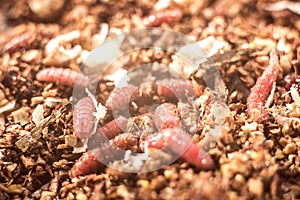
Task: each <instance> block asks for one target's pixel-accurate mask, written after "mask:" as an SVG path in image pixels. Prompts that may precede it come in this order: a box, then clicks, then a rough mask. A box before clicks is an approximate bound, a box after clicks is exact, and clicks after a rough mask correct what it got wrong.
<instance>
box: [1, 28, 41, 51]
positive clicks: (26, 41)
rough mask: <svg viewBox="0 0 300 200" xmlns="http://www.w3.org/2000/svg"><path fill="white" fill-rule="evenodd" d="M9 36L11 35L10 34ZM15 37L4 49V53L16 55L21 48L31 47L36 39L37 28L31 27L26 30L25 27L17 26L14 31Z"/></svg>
mask: <svg viewBox="0 0 300 200" xmlns="http://www.w3.org/2000/svg"><path fill="white" fill-rule="evenodd" d="M8 34H9V33H8ZM12 34H13V36H12V37H11V38H10V39H9V41H8V42H6V43H5V44H4V45H3V47H2V53H5V52H8V53H14V52H16V51H17V50H19V49H21V48H26V47H28V46H30V45H31V44H32V43H33V42H34V40H35V38H36V29H35V26H29V29H28V28H27V29H25V27H24V26H17V27H16V28H14V29H13V31H12Z"/></svg>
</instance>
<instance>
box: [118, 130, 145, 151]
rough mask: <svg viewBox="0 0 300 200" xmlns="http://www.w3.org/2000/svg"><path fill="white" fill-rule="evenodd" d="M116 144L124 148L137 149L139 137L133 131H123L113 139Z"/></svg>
mask: <svg viewBox="0 0 300 200" xmlns="http://www.w3.org/2000/svg"><path fill="white" fill-rule="evenodd" d="M113 142H114V144H115V145H116V146H117V147H119V148H121V149H124V150H131V151H133V152H136V151H137V148H138V142H139V140H138V137H137V136H136V135H133V134H131V133H122V134H120V135H117V136H116V137H115V138H114V139H113Z"/></svg>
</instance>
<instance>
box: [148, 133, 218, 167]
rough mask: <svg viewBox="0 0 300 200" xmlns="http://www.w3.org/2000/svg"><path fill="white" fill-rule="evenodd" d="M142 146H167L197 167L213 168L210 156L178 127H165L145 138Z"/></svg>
mask: <svg viewBox="0 0 300 200" xmlns="http://www.w3.org/2000/svg"><path fill="white" fill-rule="evenodd" d="M143 144H144V145H146V146H144V148H145V147H146V148H156V149H162V148H169V149H171V150H172V151H174V152H175V153H177V154H179V155H180V154H182V155H181V157H182V158H184V159H185V160H186V161H188V162H189V163H191V164H192V165H194V166H196V167H197V168H199V169H205V170H208V169H213V168H214V163H213V160H212V158H211V157H210V156H209V155H208V154H207V153H206V152H205V151H204V150H203V149H202V148H201V147H199V146H198V145H197V144H196V143H194V142H193V139H192V137H191V136H190V135H188V134H187V133H185V132H184V131H183V130H181V129H180V128H167V129H163V130H162V131H160V132H158V133H156V134H154V135H151V136H149V137H147V138H146V142H144V143H143Z"/></svg>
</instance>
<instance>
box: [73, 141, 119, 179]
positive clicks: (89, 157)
mask: <svg viewBox="0 0 300 200" xmlns="http://www.w3.org/2000/svg"><path fill="white" fill-rule="evenodd" d="M124 153H125V151H124V150H122V149H119V148H118V147H117V146H115V145H114V144H113V142H112V141H108V142H105V143H103V144H102V145H101V146H99V147H98V148H96V149H93V150H90V151H88V152H85V153H84V154H83V155H82V156H81V157H80V158H79V159H78V160H77V161H76V162H75V163H74V165H73V167H72V168H71V170H70V177H71V178H74V177H77V176H82V175H87V174H91V173H93V172H97V171H99V170H101V169H103V168H104V166H105V165H104V164H108V163H109V162H112V161H114V160H118V159H121V158H122V157H123V156H124Z"/></svg>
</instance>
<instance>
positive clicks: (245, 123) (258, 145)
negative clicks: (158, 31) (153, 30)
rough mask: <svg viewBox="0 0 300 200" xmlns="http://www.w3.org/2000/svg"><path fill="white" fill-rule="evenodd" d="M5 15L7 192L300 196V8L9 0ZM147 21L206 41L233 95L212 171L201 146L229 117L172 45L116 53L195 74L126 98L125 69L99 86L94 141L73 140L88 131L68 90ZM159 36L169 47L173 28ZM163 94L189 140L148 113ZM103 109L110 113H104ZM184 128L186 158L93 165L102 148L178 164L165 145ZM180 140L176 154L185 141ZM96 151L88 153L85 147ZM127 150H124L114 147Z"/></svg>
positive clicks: (211, 157) (128, 62) (3, 174)
mask: <svg viewBox="0 0 300 200" xmlns="http://www.w3.org/2000/svg"><path fill="white" fill-rule="evenodd" d="M0 11H1V12H0V31H1V32H0V46H1V47H0V199H287V200H288V199H299V198H300V178H299V177H300V120H299V119H300V106H299V94H300V92H299V88H300V87H299V78H300V75H299V73H300V39H299V38H300V16H299V3H298V2H296V1H272V3H266V2H265V1H260V0H259V1H254V0H246V1H234V0H228V1H223V0H214V1H208V0H204V1H197V0H168V1H161V0H158V1H156V0H151V1H144V0H134V1H125V0H120V1H111V0H101V1H96V0H71V1H68V2H67V1H64V0H51V1H41V0H27V1H17V0H12V1H7V2H2V3H1V5H0ZM147 26H158V27H162V28H166V29H171V30H174V31H178V32H180V33H183V34H185V35H187V36H188V37H190V38H192V39H193V40H195V41H197V42H198V41H200V42H199V44H200V45H204V49H205V50H206V51H207V52H208V55H209V56H211V59H212V61H213V62H214V64H215V65H216V66H217V68H218V70H219V71H220V73H221V76H222V79H223V81H224V83H225V85H226V88H227V89H228V99H227V102H226V104H227V107H228V112H227V114H226V119H225V121H224V122H223V121H221V122H220V123H221V124H223V125H222V128H223V129H222V133H221V135H220V137H218V138H215V139H216V144H215V145H214V146H213V147H212V148H211V151H210V152H209V154H208V155H207V157H205V159H204V161H207V162H206V164H207V165H205V166H204V167H203V163H201V162H197V160H195V159H194V158H195V154H197V155H199V153H201V151H202V148H200V146H201V145H203V143H205V139H206V138H207V135H209V134H210V133H211V131H214V129H219V128H220V127H219V126H220V125H219V124H218V123H219V122H218V123H215V124H213V125H214V126H212V127H211V125H212V123H211V122H212V121H213V120H215V121H216V122H217V121H218V117H219V116H217V115H213V114H212V113H210V109H211V107H214V106H215V108H216V109H219V108H224V109H225V108H226V109H227V107H225V106H224V107H223V104H217V103H216V104H212V103H214V102H211V98H210V93H209V90H207V88H206V86H205V84H204V82H203V80H202V78H203V74H204V72H203V71H202V70H198V71H195V70H194V69H193V68H189V67H187V66H186V63H184V62H183V61H179V60H178V58H177V57H176V56H175V55H174V54H172V53H170V52H168V51H158V50H154V49H142V50H139V51H135V52H132V53H131V54H128V55H126V56H124V59H123V60H117V61H116V66H121V67H122V70H121V71H119V72H118V73H120V74H122V73H124V71H126V70H130V69H132V68H134V66H138V65H141V64H147V63H153V64H151V67H152V68H153V69H155V68H157V66H158V64H161V65H164V66H166V67H165V68H164V69H162V70H161V71H159V70H158V71H157V73H168V72H167V71H168V68H171V69H173V70H174V71H176V72H178V73H180V74H181V75H182V76H183V77H184V78H186V79H187V81H184V82H182V84H181V83H180V81H176V80H172V79H167V80H164V79H161V80H156V82H157V85H145V86H143V87H142V88H136V85H133V87H131V88H130V85H129V87H128V88H127V87H122V88H119V89H120V90H123V91H122V92H116V90H114V86H115V83H117V79H118V76H119V75H118V73H116V74H114V75H111V74H109V73H108V74H109V75H111V76H108V75H107V76H106V77H104V78H103V79H100V80H99V83H98V87H97V94H96V95H95V97H93V98H95V99H96V100H97V101H98V102H99V103H98V102H95V101H94V100H93V99H92V102H90V105H93V106H94V107H93V109H91V110H90V112H95V113H92V115H90V113H88V118H92V117H93V119H94V120H95V121H97V124H98V123H99V124H100V125H101V126H100V127H98V128H97V127H95V126H93V128H94V129H95V128H97V129H95V131H94V132H95V133H94V134H92V135H91V136H89V137H90V139H89V140H88V141H87V143H86V144H82V141H80V140H79V139H78V138H77V137H78V136H76V135H75V134H74V132H76V130H75V129H76V128H78V127H76V126H77V125H75V126H74V125H73V118H74V113H73V111H72V109H71V108H72V103H74V104H76V103H78V99H70V97H72V89H73V88H72V87H73V84H74V81H75V79H76V78H75V77H81V76H82V74H80V73H78V72H79V69H80V66H81V64H82V62H83V61H84V59H85V58H86V57H87V56H88V55H89V53H90V51H91V50H92V49H93V48H95V47H97V46H98V45H100V44H102V43H103V42H104V40H105V39H106V38H107V37H109V36H114V35H116V34H118V33H122V32H126V31H129V30H133V29H136V28H144V27H147ZM140 37H141V38H143V36H140ZM144 41H145V42H147V40H146V39H145V40H144ZM159 42H161V43H162V44H165V45H166V46H168V45H169V44H170V42H169V41H168V36H167V35H166V36H163V37H162V40H161V41H159ZM170 48H171V47H170ZM272 49H275V50H274V51H273V50H272ZM182 51H184V50H182ZM275 51H276V54H277V56H275V53H274V52H275ZM270 52H271V55H270ZM108 53H111V54H112V55H110V56H114V55H117V54H118V53H119V52H108ZM188 53H193V52H192V51H191V52H188ZM269 55H270V57H269ZM276 57H278V62H277V58H276ZM107 59H108V60H109V59H110V58H107ZM205 59H207V58H205ZM274 63H275V64H274ZM275 65H276V67H275ZM268 66H269V67H268ZM202 67H203V69H206V68H205V67H207V68H209V66H207V65H203V66H202ZM153 71H154V72H155V70H153ZM269 72H270V73H269ZM273 72H275V73H273ZM133 74H134V73H133ZM269 75H270V76H269ZM137 77H142V78H145V79H151V80H152V79H153V76H152V74H145V73H144V72H143V71H142V72H141V71H139V70H138V69H137V71H136V74H135V77H133V79H134V78H137ZM76 81H77V79H76ZM87 82H88V80H87V77H85V76H82V81H80V82H78V83H79V85H80V86H82V87H83V88H85V87H87V85H86V83H87ZM176 82H177V83H176ZM273 83H274V84H273ZM159 85H162V86H159ZM165 86H168V87H172V88H174V89H172V90H176V89H177V88H179V89H180V91H184V92H183V93H182V94H181V95H182V99H184V98H185V100H187V101H189V99H190V96H189V94H190V92H191V91H192V93H193V94H192V95H195V96H196V99H195V101H194V102H195V105H194V106H191V105H190V104H188V103H186V104H185V103H184V102H182V101H181V100H179V101H173V98H174V95H173V94H172V92H170V91H169V90H166V88H165ZM181 87H182V88H181ZM220 87H221V85H220ZM184 88H185V89H184ZM262 88H263V89H262ZM182 89H183V90H182ZM260 91H261V92H260ZM84 92H85V91H84ZM119 93H121V96H118V94H119ZM127 96H128V97H127ZM130 96H132V97H130ZM120 97H122V98H123V101H120ZM183 97H184V98H183ZM88 98H91V96H89V97H88ZM114 99H115V100H114ZM247 99H248V100H247ZM252 100H253V101H254V103H253V101H252ZM71 101H73V102H71ZM169 101H170V102H169ZM249 101H250V103H249ZM123 102H129V103H130V106H129V110H130V112H131V113H134V116H131V117H128V116H120V117H119V118H116V119H113V117H112V114H111V110H112V108H114V109H115V108H119V109H122V106H123V105H124V104H123ZM166 102H169V103H171V105H172V106H171V107H175V108H176V109H177V111H178V112H177V111H176V112H174V113H175V114H178V116H180V117H181V118H184V120H183V119H181V123H182V124H183V125H182V126H186V127H188V128H189V129H188V130H189V132H191V133H193V134H188V133H186V132H184V131H182V130H180V129H179V128H178V127H179V126H180V125H178V123H176V120H177V118H178V117H176V115H175V114H174V113H173V112H169V113H168V112H165V113H167V114H168V115H169V116H171V117H170V118H167V119H166V121H164V120H165V119H162V120H158V119H159V118H157V117H156V118H155V115H154V118H152V117H151V116H152V115H151V113H149V110H150V111H151V109H152V111H153V112H155V110H156V109H157V108H156V107H153V108H151V106H152V105H154V104H161V105H164V106H166V105H168V104H164V103H166ZM247 102H248V103H247ZM255 102H256V103H255ZM114 103H115V104H116V105H114ZM257 103H258V104H259V106H258V107H257ZM265 103H266V106H265ZM102 105H106V106H107V107H108V110H107V113H106V110H105V109H104V107H101V106H102ZM169 106H170V105H169ZM253 106H254V109H255V108H258V110H259V113H258V114H259V115H255V116H256V117H254V118H253V117H249V115H248V114H250V115H252V114H251V112H252V111H251V110H252V108H253ZM150 108H151V109H150ZM101 109H102V111H101ZM86 110H87V109H86ZM104 110H105V112H104ZM168 111H172V109H168ZM157 112H158V111H157ZM104 113H105V114H104ZM221 114H223V113H221ZM75 115H76V116H77V114H75ZM104 115H105V116H104ZM158 115H159V114H158ZM195 116H196V117H195ZM259 116H263V117H259ZM264 116H268V117H264ZM199 117H200V119H199V120H197V119H198V118H199ZM75 119H76V117H75ZM94 120H91V122H93V121H94ZM174 120H175V121H174ZM195 120H196V121H197V122H196V123H195V124H196V126H193V124H194V123H193V122H195ZM164 123H167V126H166V127H164V125H165V124H164ZM95 124H96V123H95ZM116 125H119V126H116ZM80 126H81V125H80ZM156 126H158V127H159V128H156ZM79 132H80V130H79ZM121 132H122V134H120V133H121ZM177 132H184V134H177V135H176V134H175V133H177ZM168 135H169V136H170V135H171V136H170V137H168ZM174 135H176V138H175V140H176V141H177V142H178V141H179V140H182V141H185V140H186V141H191V140H193V143H192V146H191V148H190V150H188V151H187V152H186V153H185V154H183V155H182V158H179V159H178V160H176V161H175V162H173V163H172V164H170V165H168V166H165V167H163V168H162V169H160V170H157V171H152V172H148V173H138V174H131V173H125V172H122V171H117V170H114V169H113V168H110V167H106V166H104V165H102V164H101V163H99V162H98V161H97V160H95V156H96V157H97V156H102V158H103V159H110V158H111V157H113V158H115V157H117V159H120V158H125V159H124V161H123V163H121V162H120V161H116V162H115V163H112V166H125V165H124V164H128V163H129V161H130V160H131V159H134V158H135V157H134V155H133V154H132V153H135V152H142V151H144V150H145V148H146V149H147V148H148V150H149V152H150V153H151V152H155V155H157V159H156V160H158V161H159V160H168V159H169V155H168V154H166V153H165V152H164V151H162V150H163V147H166V146H168V142H169V141H170V140H173V139H174ZM103 136H105V137H103ZM87 137H88V136H87ZM141 138H142V139H141ZM157 138H160V139H157ZM152 139H153V140H152ZM147 140H149V141H147ZM158 141H159V142H160V143H159V142H158ZM147 142H148V144H147ZM152 142H153V143H152ZM154 142H158V143H154ZM145 144H147V145H146V146H145ZM158 145H159V146H158ZM172 145H173V146H172ZM172 145H171V146H170V149H171V151H175V152H176V150H177V149H176V147H178V146H179V147H180V144H179V143H176V142H175V143H173V144H172ZM86 146H88V147H89V148H91V150H90V151H87V152H85V151H86ZM151 147H155V148H151ZM166 148H167V147H166ZM118 149H125V150H126V151H124V154H123V155H120V154H115V153H114V152H117V151H118ZM125 152H126V153H125ZM128 152H132V153H128ZM153 155H154V154H153ZM138 159H139V160H140V161H141V162H139V163H136V164H135V165H133V166H127V167H128V168H132V169H137V168H139V167H141V166H142V163H143V161H144V160H146V159H148V158H144V157H139V158H138ZM198 161H199V160H198ZM200 161H203V160H200ZM127 162H128V163H127ZM121 164H122V165H121ZM152 164H153V166H156V165H160V164H161V163H159V162H153V163H152ZM147 167H149V168H151V166H147ZM202 168H205V169H206V170H201V169H202Z"/></svg>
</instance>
